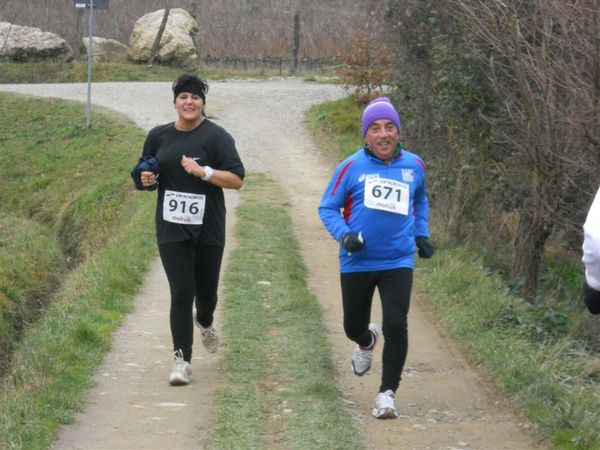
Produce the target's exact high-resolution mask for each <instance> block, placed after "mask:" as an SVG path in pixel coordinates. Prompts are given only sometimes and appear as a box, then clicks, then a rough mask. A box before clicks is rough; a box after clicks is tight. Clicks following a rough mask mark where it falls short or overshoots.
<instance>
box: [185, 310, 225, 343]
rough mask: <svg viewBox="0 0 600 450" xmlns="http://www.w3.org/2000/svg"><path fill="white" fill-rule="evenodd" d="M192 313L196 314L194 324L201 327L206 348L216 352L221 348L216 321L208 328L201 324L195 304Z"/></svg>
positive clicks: (202, 339)
mask: <svg viewBox="0 0 600 450" xmlns="http://www.w3.org/2000/svg"><path fill="white" fill-rule="evenodd" d="M192 314H193V315H194V325H196V326H197V327H198V328H199V329H200V335H201V341H202V345H204V348H205V349H206V350H208V352H209V353H216V352H217V350H218V349H219V336H217V329H216V328H215V323H214V322H213V323H212V324H211V325H210V326H209V327H208V328H204V327H203V326H202V325H200V322H198V316H197V315H196V307H195V306H194V309H193V310H192Z"/></svg>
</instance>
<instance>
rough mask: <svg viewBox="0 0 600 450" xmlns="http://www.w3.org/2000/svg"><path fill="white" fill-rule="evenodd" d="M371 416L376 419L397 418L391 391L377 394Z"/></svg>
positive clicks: (393, 396) (394, 398)
mask: <svg viewBox="0 0 600 450" xmlns="http://www.w3.org/2000/svg"><path fill="white" fill-rule="evenodd" d="M371 414H373V417H376V418H377V419H395V418H396V417H398V410H397V409H396V396H395V395H394V392H393V391H392V390H391V389H388V390H387V391H385V392H380V393H378V394H377V396H376V397H375V408H373V411H372V412H371Z"/></svg>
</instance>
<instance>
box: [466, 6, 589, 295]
mask: <svg viewBox="0 0 600 450" xmlns="http://www.w3.org/2000/svg"><path fill="white" fill-rule="evenodd" d="M589 3H590V2H584V1H580V2H577V1H575V2H559V1H552V0H543V1H542V0H541V1H538V2H526V1H523V0H486V1H479V0H456V1H454V4H455V5H457V6H458V8H459V9H458V12H459V14H461V16H462V20H463V22H464V24H465V26H468V27H469V29H470V30H472V32H473V33H474V36H475V40H474V45H477V46H479V47H480V51H479V54H480V56H481V57H482V58H485V59H486V60H487V61H488V64H489V67H490V71H489V75H490V80H491V82H492V85H493V86H494V88H495V90H496V91H497V93H498V95H499V97H500V98H501V99H502V103H503V105H502V106H503V111H502V115H501V116H500V117H498V118H496V123H497V125H500V124H501V125H502V126H497V127H496V128H495V130H494V134H495V136H496V138H497V139H498V140H499V141H500V143H501V144H502V145H504V146H505V147H506V148H507V149H510V150H509V155H510V156H509V157H508V159H506V160H505V163H506V168H507V174H508V176H509V177H511V178H512V179H513V180H514V181H515V183H517V184H516V185H517V188H516V189H514V194H515V208H516V210H517V211H518V213H519V224H518V228H517V234H516V237H515V241H514V259H513V264H512V275H513V277H515V278H518V279H521V280H522V282H523V284H522V289H521V291H522V294H523V295H524V296H525V297H526V298H533V297H534V296H535V294H536V292H537V285H538V276H539V271H540V264H541V259H542V256H543V254H544V248H545V244H546V241H547V239H548V238H549V236H550V235H551V234H552V232H553V231H554V230H555V229H556V227H557V226H558V225H562V226H563V227H565V226H568V225H569V220H568V219H567V215H566V214H564V209H565V207H567V205H568V204H569V203H570V202H572V200H573V199H574V198H576V197H577V193H578V192H581V191H580V188H579V187H578V181H581V179H580V178H579V176H580V175H581V174H582V173H583V172H582V170H584V168H585V163H584V161H585V160H586V158H587V156H586V155H587V154H589V152H588V151H586V149H585V148H583V147H582V146H581V145H582V142H583V141H582V136H583V135H584V134H587V135H588V136H590V138H591V139H592V140H591V142H595V143H596V144H597V137H598V135H597V125H596V123H597V120H598V116H597V113H598V104H597V102H598V93H597V91H598V87H597V82H596V83H594V82H593V81H592V79H593V77H597V76H598V71H597V67H598V61H597V58H598V56H597V53H596V54H595V55H591V56H587V57H584V58H583V61H584V62H583V63H577V62H576V61H575V58H574V55H578V56H582V55H581V54H580V52H579V51H578V47H581V46H583V47H584V48H587V49H589V48H590V46H591V48H594V45H597V41H598V37H599V35H598V28H597V20H598V18H597V15H598V9H597V5H596V9H595V10H594V9H593V8H592V6H593V5H590V4H589ZM591 3H596V2H595V1H594V2H591ZM585 14H588V16H589V17H591V18H592V20H590V19H588V20H584V21H583V22H582V21H581V19H583V16H584V15H585ZM588 25H589V26H588ZM583 27H588V29H584V28H583ZM583 41H586V42H583ZM590 58H592V59H594V60H595V61H593V62H592V63H590ZM582 64H583V65H584V66H585V67H586V68H585V69H584V68H582V67H581V65H582ZM578 66H579V67H580V69H579V70H573V69H574V68H577V67H578ZM594 67H595V69H594ZM589 69H592V72H594V71H595V73H594V74H592V73H591V72H590V71H589ZM586 71H587V73H586ZM590 76H591V77H592V79H590ZM581 98H584V99H587V101H588V103H589V106H588V108H587V110H588V113H586V114H585V115H584V117H585V120H583V121H582V120H581V119H580V117H581V116H580V115H581V113H582V106H583V105H582V101H581ZM596 144H594V145H596ZM567 149H568V152H567V151H566V150H567ZM576 203H579V204H581V202H576ZM570 225H571V226H572V227H574V226H575V221H573V220H572V219H571V224H570Z"/></svg>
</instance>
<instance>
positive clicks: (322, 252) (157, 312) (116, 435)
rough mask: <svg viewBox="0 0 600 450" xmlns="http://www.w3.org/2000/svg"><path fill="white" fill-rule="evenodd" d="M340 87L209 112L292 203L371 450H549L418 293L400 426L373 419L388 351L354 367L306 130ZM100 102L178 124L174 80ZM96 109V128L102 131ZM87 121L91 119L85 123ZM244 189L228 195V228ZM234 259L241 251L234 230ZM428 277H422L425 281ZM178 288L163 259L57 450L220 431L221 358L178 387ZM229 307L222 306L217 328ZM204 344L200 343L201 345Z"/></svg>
mask: <svg viewBox="0 0 600 450" xmlns="http://www.w3.org/2000/svg"><path fill="white" fill-rule="evenodd" d="M86 89H87V85H85V84H38V85H0V90H4V91H13V92H20V93H24V94H31V95H39V96H44V97H59V98H65V99H71V100H77V101H82V102H85V101H86V98H87V90H86ZM342 95H343V92H342V90H341V89H340V88H338V87H335V86H331V85H320V84H315V83H304V82H302V81H301V80H298V79H287V80H272V81H248V80H244V81H223V82H212V83H210V90H209V94H208V97H207V111H208V114H209V115H212V116H215V117H216V121H217V123H219V124H221V125H222V126H224V127H225V128H226V129H227V130H229V131H230V132H231V134H232V135H233V136H234V137H235V139H236V142H237V146H238V149H239V150H240V154H241V156H242V159H243V160H244V163H245V165H246V168H247V170H248V171H251V172H264V173H266V174H267V175H269V176H270V177H272V178H274V179H276V180H277V181H278V182H279V183H280V184H281V186H282V188H283V189H284V193H283V196H282V198H285V199H286V200H288V201H289V202H290V203H291V204H292V208H291V214H292V220H293V226H294V230H295V235H296V237H297V239H298V242H299V244H300V248H301V252H302V256H303V258H304V261H305V263H306V266H307V267H308V269H309V286H310V288H311V290H312V291H313V292H314V294H315V295H316V296H317V298H318V299H319V301H320V303H321V305H322V307H323V311H324V320H325V322H326V323H327V325H328V330H329V334H328V337H329V343H330V346H331V349H332V351H333V358H334V361H335V363H336V367H337V369H338V372H339V377H338V379H339V383H340V387H341V390H342V392H343V395H344V401H345V403H346V404H347V405H348V408H349V410H350V412H351V414H352V416H353V418H354V420H355V423H356V424H357V427H358V428H359V429H360V430H361V433H362V434H363V438H364V442H365V445H366V447H367V448H369V449H491V450H498V449H511V450H515V449H539V448H542V447H541V446H540V445H538V444H537V443H536V441H535V440H534V439H533V438H532V436H531V434H530V433H529V432H528V430H527V426H526V425H525V424H523V423H521V422H520V421H519V419H518V417H517V416H515V415H514V414H513V413H512V412H511V411H510V409H509V407H508V406H507V404H506V402H505V401H504V400H502V399H501V398H500V397H499V396H498V395H497V393H495V391H494V390H493V389H491V388H490V387H489V386H488V385H486V383H485V382H484V381H483V380H482V378H481V376H480V375H479V374H478V373H477V371H476V370H475V369H473V368H472V367H471V366H470V365H469V364H468V363H467V361H466V360H465V359H464V357H463V356H462V355H461V353H460V351H458V350H457V348H456V347H455V346H454V345H453V344H452V343H451V342H450V341H449V340H448V339H447V338H446V337H445V336H443V335H442V334H441V333H440V332H439V331H438V330H437V329H436V327H435V325H433V324H432V322H431V321H430V320H429V319H428V318H427V316H426V314H425V313H424V308H423V307H422V305H421V303H422V302H420V298H419V297H420V296H419V294H418V293H417V292H415V293H414V295H413V303H412V306H411V312H410V315H409V339H410V347H409V354H408V360H407V367H406V371H405V374H404V379H403V381H402V383H401V386H400V389H399V391H398V407H399V410H400V414H401V417H400V419H399V420H386V421H379V420H375V419H372V418H371V417H370V409H371V405H372V402H373V397H374V395H375V393H376V390H377V387H378V385H379V379H380V375H381V371H380V365H381V361H380V359H379V358H380V352H379V353H378V352H376V355H375V358H374V369H373V370H372V371H371V373H369V374H367V375H366V376H364V377H361V378H358V377H355V376H353V375H352V374H351V373H350V371H349V357H350V354H351V352H352V348H353V344H352V343H351V342H349V341H348V340H347V339H346V338H345V336H344V332H343V327H342V321H341V299H340V293H339V281H338V279H339V276H338V272H337V267H338V263H337V246H336V244H335V243H334V242H333V241H332V240H331V239H330V237H329V235H328V234H327V233H326V231H325V230H324V228H323V227H322V225H321V223H320V221H319V219H318V216H317V214H316V205H317V204H318V202H319V199H320V196H321V194H322V192H323V190H324V188H325V186H326V184H327V182H328V180H329V177H330V175H331V171H332V169H333V164H332V162H330V161H325V160H324V159H323V156H322V155H321V153H319V152H318V150H317V145H318V143H316V142H313V141H312V140H311V138H310V136H309V135H308V133H307V131H306V130H305V128H304V126H303V115H304V112H305V111H306V109H307V108H308V107H310V106H311V105H312V104H315V103H318V102H323V101H326V100H332V99H336V98H339V97H341V96H342ZM92 101H93V103H94V104H97V105H100V106H103V107H106V108H109V109H112V110H115V111H118V112H121V113H123V114H125V115H127V116H128V117H130V118H131V119H132V120H133V121H135V123H137V124H138V125H139V126H140V127H142V128H143V129H144V130H148V129H150V128H151V127H152V126H154V125H157V124H160V123H165V122H168V121H172V120H174V118H175V113H174V109H173V106H172V96H171V94H170V83H95V84H94V85H93V86H92ZM93 117H94V116H93V113H92V126H93V121H94V120H93ZM82 121H83V123H85V117H83V118H82ZM237 200H238V194H237V193H236V192H227V197H226V201H227V205H228V210H229V214H228V226H229V227H231V226H232V225H233V222H234V221H233V220H232V219H233V218H234V210H235V205H236V204H237ZM228 236H229V237H228V245H227V248H226V253H228V251H230V249H231V248H232V247H233V246H234V245H235V243H234V242H233V239H232V238H231V237H232V233H229V234H228ZM417 276H418V275H417ZM167 310H168V286H167V283H166V279H165V277H164V274H163V272H162V267H161V265H160V262H159V261H158V260H156V261H154V263H153V264H152V266H151V270H150V272H149V273H148V276H147V277H146V280H145V282H144V285H143V287H142V289H141V291H140V293H139V294H138V295H137V296H136V299H135V310H134V312H133V313H132V314H130V315H129V316H128V317H127V318H126V320H125V322H124V324H123V326H122V327H121V328H120V329H119V330H118V331H117V332H116V333H115V336H114V345H113V350H112V351H111V352H110V353H109V354H108V355H107V357H106V360H105V362H104V363H103V364H102V367H101V368H100V369H99V371H98V374H97V375H96V377H95V381H96V382H97V386H96V387H94V388H93V389H92V390H91V391H90V393H89V395H88V403H87V406H86V409H85V411H83V412H82V413H81V414H79V415H78V416H77V418H76V421H75V423H74V424H72V425H69V426H65V427H63V428H62V430H61V432H60V436H59V439H58V441H57V443H56V445H55V446H54V448H56V449H69V450H72V449H99V448H103V449H163V448H164V449H167V448H168V449H177V448H182V449H183V448H185V449H193V448H203V442H204V440H205V439H206V436H207V435H208V433H209V432H210V429H211V424H210V411H211V405H212V397H213V393H214V390H215V388H216V387H217V385H218V382H219V379H220V377H219V374H218V367H219V365H220V357H219V354H216V355H210V354H207V353H206V352H202V351H201V349H200V348H199V346H198V345H196V352H195V355H194V360H193V368H194V373H195V382H194V383H192V384H191V385H189V386H186V387H183V388H172V387H169V386H168V384H167V382H166V377H167V374H168V370H169V367H170V364H171V356H170V351H169V349H170V334H169V330H168V311H167ZM379 317H380V311H379V310H378V309H377V308H376V309H375V311H374V319H375V320H378V318H379ZM219 319H220V309H218V310H217V321H218V320H219ZM197 340H198V339H197Z"/></svg>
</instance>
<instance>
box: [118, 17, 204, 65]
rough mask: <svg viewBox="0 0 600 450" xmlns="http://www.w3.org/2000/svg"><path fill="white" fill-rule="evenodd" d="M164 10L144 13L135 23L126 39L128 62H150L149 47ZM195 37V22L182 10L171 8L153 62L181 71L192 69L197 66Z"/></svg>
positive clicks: (196, 31)
mask: <svg viewBox="0 0 600 450" xmlns="http://www.w3.org/2000/svg"><path fill="white" fill-rule="evenodd" d="M164 11H165V10H164V9H161V10H158V11H154V12H152V13H149V14H146V15H145V16H143V17H141V18H140V19H138V21H137V22H136V23H135V25H134V27H133V32H132V33H131V37H130V38H129V59H130V60H131V61H134V62H137V63H146V62H148V60H149V59H150V51H151V50H152V44H154V39H155V38H156V35H157V33H158V29H159V27H160V23H161V21H162V18H163V15H164ZM197 36H198V23H197V22H196V20H195V19H194V18H193V17H192V16H191V15H190V14H189V13H188V12H187V11H185V10H184V9H181V8H173V9H171V10H170V12H169V20H168V21H167V24H166V26H165V31H164V33H163V36H162V39H161V41H160V48H159V51H158V53H157V54H156V57H155V62H157V63H159V64H164V65H167V66H173V67H182V68H184V69H192V68H195V67H196V66H197V64H198V50H197V48H196V38H197Z"/></svg>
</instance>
